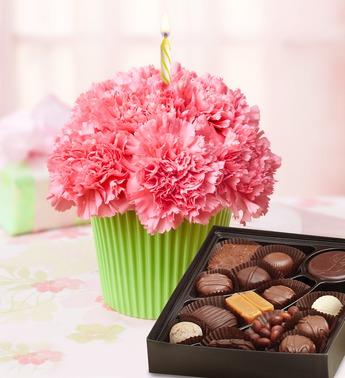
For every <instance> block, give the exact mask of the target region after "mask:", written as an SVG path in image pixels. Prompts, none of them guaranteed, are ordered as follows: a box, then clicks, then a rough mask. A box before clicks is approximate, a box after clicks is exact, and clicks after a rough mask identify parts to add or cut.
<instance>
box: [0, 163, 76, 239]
mask: <svg viewBox="0 0 345 378" xmlns="http://www.w3.org/2000/svg"><path fill="white" fill-rule="evenodd" d="M48 187H49V176H48V172H47V169H46V166H45V162H43V161H42V162H39V163H35V164H27V163H21V164H13V165H8V166H7V167H5V168H3V169H1V170H0V226H1V227H2V228H3V229H4V230H5V231H6V232H7V233H8V234H10V235H18V234H24V233H29V232H36V231H41V230H46V229H51V228H59V227H65V226H71V225H76V224H78V223H80V221H79V220H78V218H77V216H76V213H75V209H72V210H70V211H67V212H65V213H58V212H56V211H54V210H53V209H52V207H51V206H50V204H49V202H48V201H47V200H46V196H47V193H48Z"/></svg>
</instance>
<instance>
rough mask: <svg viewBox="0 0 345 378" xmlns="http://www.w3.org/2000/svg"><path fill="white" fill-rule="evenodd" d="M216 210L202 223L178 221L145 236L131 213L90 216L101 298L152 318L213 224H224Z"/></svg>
mask: <svg viewBox="0 0 345 378" xmlns="http://www.w3.org/2000/svg"><path fill="white" fill-rule="evenodd" d="M230 217H231V213H230V211H229V210H222V211H221V212H219V213H218V214H217V215H215V216H214V217H213V218H211V219H210V222H209V223H208V224H207V225H200V224H191V223H188V222H184V223H183V224H182V225H181V226H180V227H179V228H178V229H177V230H172V231H169V232H165V233H163V234H156V235H150V234H148V233H147V232H146V231H145V229H144V228H143V227H142V225H141V224H140V222H139V220H138V218H137V216H136V215H135V213H134V212H132V211H129V212H127V213H125V214H123V215H115V216H114V217H111V218H98V217H94V218H93V219H92V222H91V223H92V228H93V234H94V238H95V242H96V250H97V258H98V266H99V273H100V278H101V285H102V291H103V297H104V302H105V303H106V304H107V305H109V306H110V307H111V308H113V309H115V310H116V311H118V312H121V313H123V314H126V315H130V316H134V317H138V318H145V319H156V318H157V317H158V315H159V314H160V312H161V311H162V308H163V307H164V305H165V303H166V302H167V300H168V299H169V297H170V295H171V293H172V291H173V290H174V289H175V287H176V285H177V283H178V282H179V280H180V279H181V277H182V275H183V273H184V272H185V271H186V269H187V267H188V266H189V264H190V263H191V261H192V260H193V258H194V256H195V254H196V252H197V251H198V249H199V247H200V246H201V244H202V242H203V241H204V239H205V237H206V236H207V234H208V233H209V231H210V230H211V228H212V227H213V226H214V225H220V226H228V225H229V223H230Z"/></svg>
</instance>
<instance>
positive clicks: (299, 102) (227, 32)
mask: <svg viewBox="0 0 345 378" xmlns="http://www.w3.org/2000/svg"><path fill="white" fill-rule="evenodd" d="M0 4H1V6H2V7H5V6H6V8H8V9H10V10H8V12H7V13H6V15H5V13H4V12H2V13H1V14H2V16H1V15H0V17H2V18H3V20H2V21H6V22H2V23H0V25H1V26H0V32H1V35H0V54H1V52H3V51H5V47H4V46H5V42H6V54H4V53H3V54H2V55H0V79H1V78H2V82H6V89H5V92H3V93H6V95H4V94H3V95H2V97H0V114H4V113H5V112H8V111H10V110H13V109H15V108H17V107H29V106H32V104H34V103H35V102H37V101H38V100H39V99H40V98H41V97H42V96H43V95H44V94H46V93H48V92H54V93H56V94H57V95H58V96H59V97H60V98H62V99H63V100H65V101H67V102H69V103H72V102H73V100H74V99H75V97H76V96H77V95H78V93H79V92H80V91H83V90H85V89H86V88H87V87H88V86H89V85H90V83H91V82H93V81H98V80H103V79H105V78H107V77H109V76H111V75H112V74H113V73H114V72H115V71H116V70H119V69H120V70H126V69H128V68H130V67H132V66H139V65H144V64H155V65H157V66H158V65H159V43H160V38H161V37H160V34H159V23H160V15H161V14H162V12H163V11H164V10H166V11H167V12H168V14H169V17H170V20H171V25H172V33H171V44H172V51H173V57H174V59H175V60H178V61H180V62H181V63H182V64H183V65H185V66H186V67H188V68H190V69H193V70H196V71H198V72H199V73H203V72H207V71H208V72H211V73H213V74H216V75H220V76H223V77H224V79H225V80H226V82H227V83H228V84H229V85H230V86H231V87H240V88H241V89H242V90H243V91H244V92H245V93H246V94H247V97H248V99H249V101H250V102H251V103H253V104H254V103H257V104H258V105H259V106H260V109H261V113H262V127H263V128H264V130H265V131H266V133H267V135H268V137H269V138H270V139H271V141H272V147H273V149H274V151H275V152H277V153H278V154H280V155H281V156H282V158H283V165H282V168H281V170H280V173H279V184H278V185H277V192H276V193H277V195H301V196H302V195H314V194H344V193H345V168H344V163H345V153H344V146H345V121H344V120H345V106H344V104H345V91H344V87H345V85H344V84H345V49H344V44H345V1H344V0H303V1H300V0H289V1H286V0H241V1H238V0H187V1H186V0H174V1H159V0H145V1H142V0H98V1H95V0H49V1H46V0H0ZM2 9H4V8H1V10H2ZM0 21H1V20H0Z"/></svg>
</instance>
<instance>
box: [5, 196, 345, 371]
mask: <svg viewBox="0 0 345 378" xmlns="http://www.w3.org/2000/svg"><path fill="white" fill-rule="evenodd" d="M235 225H236V226H238V225H237V224H235ZM250 227H252V228H261V229H272V230H277V231H288V232H301V233H309V234H319V235H327V236H338V237H345V198H341V197H338V198H335V197H322V198H320V197H318V198H309V199H293V198H292V199H284V200H279V201H275V202H273V203H272V207H271V212H270V213H269V215H267V216H266V217H265V218H262V219H260V220H256V221H254V222H253V223H252V224H251V225H250ZM152 325H153V321H147V320H139V319H133V318H130V317H126V316H123V315H120V314H118V313H116V312H115V311H112V310H111V309H109V308H108V307H107V306H106V305H105V304H104V303H103V299H102V295H101V290H100V286H99V279H98V273H97V263H96V255H95V251H94V244H93V240H92V235H91V229H90V227H89V226H83V227H73V228H66V229H61V230H54V231H48V232H44V233H37V234H31V235H25V236H20V237H16V238H11V237H8V236H6V235H5V234H3V233H0V377H4V378H5V377H6V378H11V377H49V378H54V377H59V378H60V377H61V378H78V377H80V378H81V377H83V378H84V377H116V378H127V377H149V376H154V374H149V373H148V371H147V356H146V336H147V334H148V333H149V331H150V329H151V327H152ZM344 376H345V363H344V362H343V363H342V365H341V366H340V368H339V370H338V373H337V375H336V377H337V378H340V377H344Z"/></svg>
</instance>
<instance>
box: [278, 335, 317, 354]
mask: <svg viewBox="0 0 345 378" xmlns="http://www.w3.org/2000/svg"><path fill="white" fill-rule="evenodd" d="M279 352H287V353H315V352H316V347H315V344H314V343H313V342H312V341H311V340H310V339H309V338H308V337H305V336H301V335H289V336H286V337H285V338H284V339H283V341H282V342H281V343H280V345H279Z"/></svg>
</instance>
